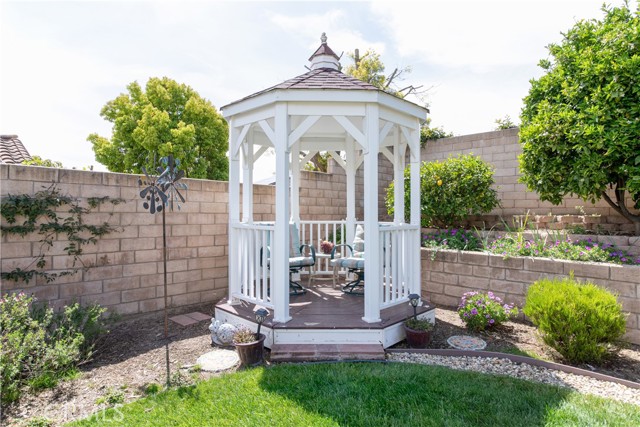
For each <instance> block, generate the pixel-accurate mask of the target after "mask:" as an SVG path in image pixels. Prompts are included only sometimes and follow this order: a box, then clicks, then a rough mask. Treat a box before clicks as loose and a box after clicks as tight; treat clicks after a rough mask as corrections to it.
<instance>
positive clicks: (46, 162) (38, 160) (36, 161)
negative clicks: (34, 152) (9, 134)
mask: <svg viewBox="0 0 640 427" xmlns="http://www.w3.org/2000/svg"><path fill="white" fill-rule="evenodd" d="M22 164H23V165H26V166H45V167H48V168H63V167H64V166H62V162H57V161H55V160H51V159H43V158H42V157H40V156H31V159H28V160H23V161H22Z"/></svg>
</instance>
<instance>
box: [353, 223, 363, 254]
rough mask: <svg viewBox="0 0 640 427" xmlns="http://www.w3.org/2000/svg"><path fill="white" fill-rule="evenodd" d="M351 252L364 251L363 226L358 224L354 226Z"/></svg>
mask: <svg viewBox="0 0 640 427" xmlns="http://www.w3.org/2000/svg"><path fill="white" fill-rule="evenodd" d="M353 252H364V228H362V226H361V225H360V224H358V226H357V227H356V235H355V236H354V238H353Z"/></svg>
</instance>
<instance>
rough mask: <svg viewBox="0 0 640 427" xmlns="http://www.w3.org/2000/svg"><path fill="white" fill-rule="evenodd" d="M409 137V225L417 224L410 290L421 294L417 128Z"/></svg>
mask: <svg viewBox="0 0 640 427" xmlns="http://www.w3.org/2000/svg"><path fill="white" fill-rule="evenodd" d="M416 129H420V122H417V123H416ZM409 134H410V135H411V139H412V140H413V141H409V149H410V174H411V181H410V182H411V184H410V185H411V190H410V191H411V225H415V226H418V233H417V234H416V240H417V241H416V242H413V247H414V248H416V250H415V251H413V252H412V258H413V259H412V260H411V265H412V266H413V270H412V271H413V275H412V282H411V283H410V287H411V288H412V289H411V292H412V293H416V294H418V295H421V288H422V286H421V282H420V268H421V264H420V247H421V243H420V240H421V236H422V227H421V218H420V132H419V131H417V130H415V129H414V130H411V131H410V132H409Z"/></svg>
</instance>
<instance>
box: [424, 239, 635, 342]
mask: <svg viewBox="0 0 640 427" xmlns="http://www.w3.org/2000/svg"><path fill="white" fill-rule="evenodd" d="M571 271H573V273H574V275H575V277H576V279H579V280H585V281H586V280H588V281H591V282H593V283H596V284H598V285H601V286H604V287H606V288H608V289H610V290H612V291H613V292H615V293H617V294H618V301H619V302H620V303H621V304H622V308H623V310H624V311H626V312H628V313H629V317H628V319H627V334H626V338H627V339H628V340H629V341H631V342H633V343H635V344H640V326H639V324H640V266H621V265H614V264H596V263H585V262H573V261H562V260H551V259H547V258H528V257H514V258H506V259H505V258H504V257H502V256H500V255H492V254H487V253H482V252H464V251H449V250H438V251H436V252H434V251H432V250H429V249H422V295H423V297H424V298H425V300H427V301H430V302H432V303H434V304H437V305H442V306H446V307H457V306H458V303H459V302H460V297H461V296H462V295H463V294H464V293H465V292H470V291H474V290H477V291H482V292H487V291H492V292H493V293H494V294H496V295H497V296H499V297H501V298H503V299H504V300H505V301H506V302H507V303H515V304H517V305H518V306H519V307H522V306H523V305H524V300H525V296H526V293H527V289H528V288H529V286H530V285H531V284H532V283H533V282H535V281H536V280H538V279H540V278H544V277H548V278H554V277H566V276H568V275H569V273H570V272H571Z"/></svg>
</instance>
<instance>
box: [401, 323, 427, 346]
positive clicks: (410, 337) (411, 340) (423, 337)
mask: <svg viewBox="0 0 640 427" xmlns="http://www.w3.org/2000/svg"><path fill="white" fill-rule="evenodd" d="M404 333H405V335H406V337H407V344H409V347H411V348H425V347H426V346H428V345H429V343H430V342H431V331H417V330H415V329H410V328H408V327H407V325H404Z"/></svg>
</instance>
